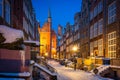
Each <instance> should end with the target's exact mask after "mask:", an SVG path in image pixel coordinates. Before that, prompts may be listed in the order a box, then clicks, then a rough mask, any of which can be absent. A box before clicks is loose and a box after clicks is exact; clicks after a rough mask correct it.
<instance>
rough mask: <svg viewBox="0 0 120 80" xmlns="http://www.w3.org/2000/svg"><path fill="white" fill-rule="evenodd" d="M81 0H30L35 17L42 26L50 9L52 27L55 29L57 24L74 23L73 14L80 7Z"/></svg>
mask: <svg viewBox="0 0 120 80" xmlns="http://www.w3.org/2000/svg"><path fill="white" fill-rule="evenodd" d="M81 1H82V0H32V3H33V7H34V9H35V13H36V18H37V20H38V21H39V22H40V25H41V26H42V25H43V24H44V22H45V21H46V20H47V17H48V9H49V8H50V10H51V17H52V28H53V29H54V30H56V31H57V27H58V24H60V25H62V26H65V25H66V23H67V22H70V24H74V14H75V13H76V12H79V11H80V9H81Z"/></svg>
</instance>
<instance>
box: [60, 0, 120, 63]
mask: <svg viewBox="0 0 120 80" xmlns="http://www.w3.org/2000/svg"><path fill="white" fill-rule="evenodd" d="M119 9H120V7H119V0H83V1H82V7H81V11H80V12H78V13H76V14H75V16H74V20H75V22H74V26H72V28H73V29H74V30H73V31H74V32H73V33H74V34H72V35H70V37H71V36H72V37H73V38H72V39H71V41H72V42H71V43H72V47H73V46H75V45H76V46H78V54H79V55H78V56H79V57H81V58H89V57H96V58H109V59H111V61H112V63H111V64H113V63H116V65H117V64H118V63H117V60H118V59H119V46H120V45H119V36H120V34H119V30H120V29H119ZM78 15H79V16H78ZM67 30H69V27H67V26H66V30H65V32H64V34H63V37H62V38H61V40H60V47H61V48H60V52H61V51H63V50H65V48H66V50H65V51H66V52H65V53H64V54H68V53H69V49H72V47H70V48H69V47H68V42H69V40H68V39H69V38H70V37H68V32H69V31H67ZM70 33H71V32H70ZM65 43H66V44H65ZM63 45H66V46H64V48H63ZM72 53H74V52H73V51H72ZM76 53H77V52H76ZM70 57H71V56H70ZM66 58H69V57H66ZM116 59H117V60H116Z"/></svg>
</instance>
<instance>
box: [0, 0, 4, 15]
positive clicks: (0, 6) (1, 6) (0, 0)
mask: <svg viewBox="0 0 120 80" xmlns="http://www.w3.org/2000/svg"><path fill="white" fill-rule="evenodd" d="M2 8H3V0H0V16H2V12H3V9H2Z"/></svg>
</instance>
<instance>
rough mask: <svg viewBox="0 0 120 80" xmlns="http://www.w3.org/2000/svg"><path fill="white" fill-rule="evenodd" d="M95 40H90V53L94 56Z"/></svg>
mask: <svg viewBox="0 0 120 80" xmlns="http://www.w3.org/2000/svg"><path fill="white" fill-rule="evenodd" d="M93 45H94V44H93V42H90V55H91V56H93V47H94V46H93Z"/></svg>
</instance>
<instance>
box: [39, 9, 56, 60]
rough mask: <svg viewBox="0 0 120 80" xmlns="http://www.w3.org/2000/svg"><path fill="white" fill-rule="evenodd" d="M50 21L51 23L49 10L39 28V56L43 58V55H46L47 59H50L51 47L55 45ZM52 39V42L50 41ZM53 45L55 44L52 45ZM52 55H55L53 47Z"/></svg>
mask: <svg viewBox="0 0 120 80" xmlns="http://www.w3.org/2000/svg"><path fill="white" fill-rule="evenodd" d="M51 25H52V21H51V14H50V9H49V11H48V19H47V21H46V22H45V23H44V25H43V26H42V28H39V33H40V45H41V46H40V56H45V54H48V55H47V56H48V57H49V58H51V57H52V49H53V45H56V39H55V38H56V37H52V36H56V34H53V35H52V31H53V30H52V26H51ZM52 39H53V40H54V41H52ZM54 43H55V44H54ZM54 53H56V46H55V47H54Z"/></svg>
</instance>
